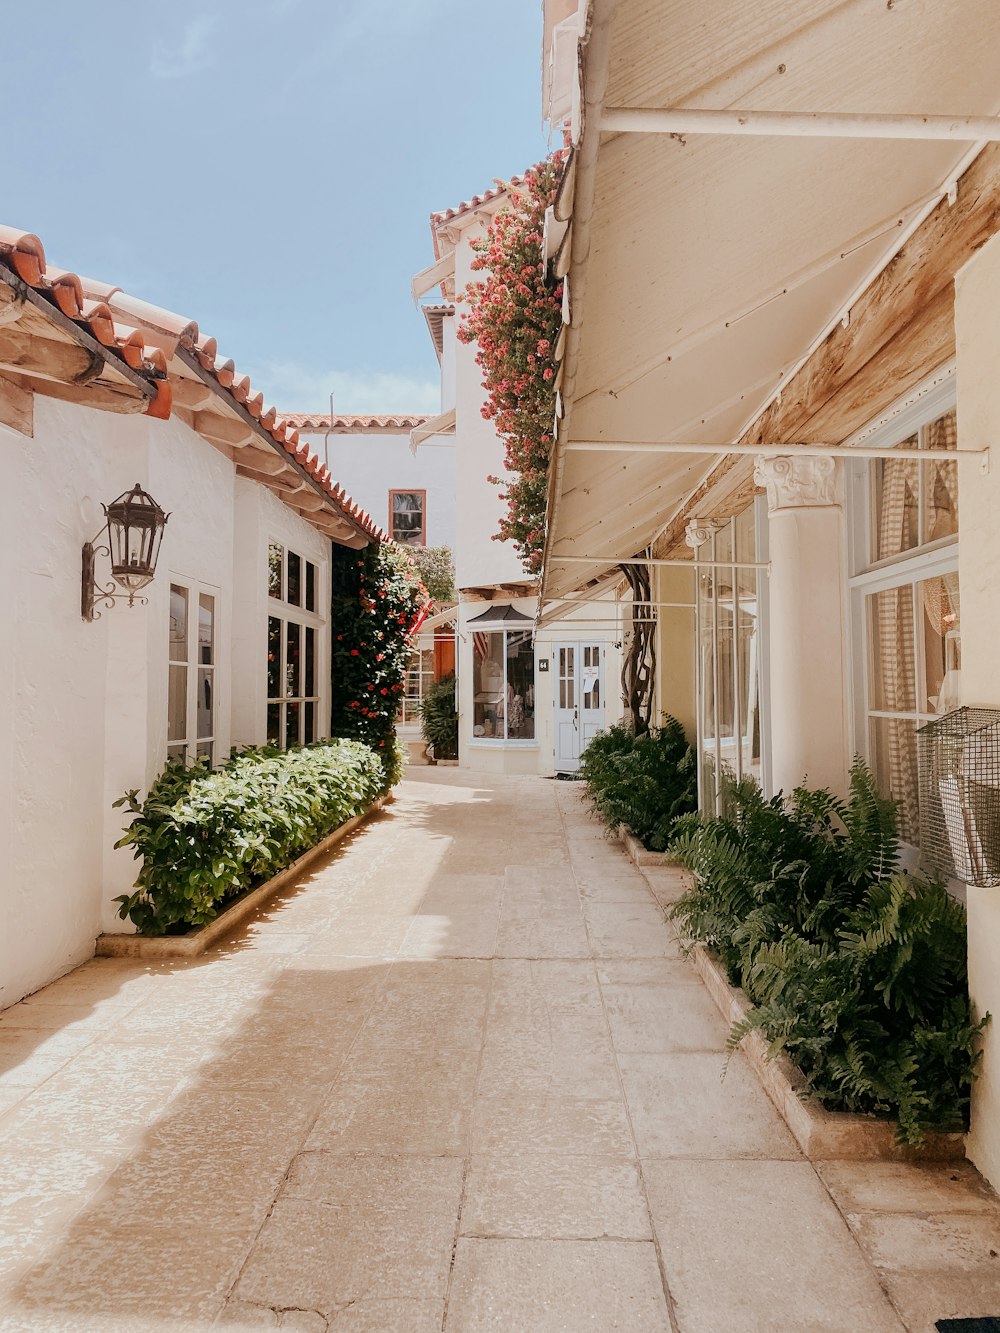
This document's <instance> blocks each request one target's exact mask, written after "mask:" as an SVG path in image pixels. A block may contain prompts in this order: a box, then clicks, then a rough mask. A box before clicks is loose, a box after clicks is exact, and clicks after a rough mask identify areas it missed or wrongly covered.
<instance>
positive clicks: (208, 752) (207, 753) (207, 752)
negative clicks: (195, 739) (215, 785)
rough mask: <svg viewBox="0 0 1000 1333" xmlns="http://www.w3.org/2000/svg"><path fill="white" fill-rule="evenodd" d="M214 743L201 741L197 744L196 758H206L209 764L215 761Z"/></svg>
mask: <svg viewBox="0 0 1000 1333" xmlns="http://www.w3.org/2000/svg"><path fill="white" fill-rule="evenodd" d="M214 755H215V744H214V742H212V741H201V742H200V743H199V745H198V758H199V759H207V760H208V763H209V766H210V767H211V765H212V764H213V763H214V762H215V758H214Z"/></svg>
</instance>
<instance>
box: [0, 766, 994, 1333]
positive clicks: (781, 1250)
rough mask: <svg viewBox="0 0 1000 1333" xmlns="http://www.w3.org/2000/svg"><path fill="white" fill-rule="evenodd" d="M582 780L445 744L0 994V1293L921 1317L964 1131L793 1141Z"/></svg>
mask: <svg viewBox="0 0 1000 1333" xmlns="http://www.w3.org/2000/svg"><path fill="white" fill-rule="evenodd" d="M580 791H581V788H580V787H579V786H578V785H577V784H574V783H559V782H551V781H545V780H542V779H539V778H485V777H483V776H481V775H471V774H469V773H466V772H464V771H461V770H458V769H446V770H442V769H436V770H434V769H431V770H423V771H420V770H418V771H416V772H414V771H413V770H411V773H410V775H409V777H408V778H407V780H406V781H405V782H404V783H403V785H402V786H401V787H400V788H399V791H398V794H397V798H396V801H395V803H394V804H392V805H391V806H390V807H389V808H388V809H387V810H386V811H385V812H384V813H382V814H380V815H378V816H376V817H375V818H374V819H373V820H371V821H370V822H369V823H368V824H367V825H365V826H364V827H362V829H360V830H359V831H358V832H357V833H356V834H355V835H354V836H353V837H351V838H350V839H349V840H348V841H346V842H345V843H344V844H343V845H342V846H341V847H340V848H338V849H337V850H336V851H335V852H334V853H332V854H331V855H330V856H329V857H328V858H327V859H326V860H325V861H323V862H320V863H319V864H318V866H317V867H316V868H315V869H314V870H313V871H312V872H311V873H309V874H307V875H306V876H305V878H304V879H303V880H302V881H301V882H300V883H299V884H298V885H297V886H296V887H295V888H294V889H292V890H290V891H287V892H285V893H283V894H281V895H279V896H278V897H277V898H276V899H275V900H273V901H272V903H271V904H270V906H269V907H268V908H267V909H266V910H264V911H262V912H261V913H260V914H259V916H258V917H257V919H256V920H255V921H254V922H253V923H252V924H251V925H250V926H249V927H243V928H242V929H241V930H240V931H238V932H237V933H236V935H235V936H234V937H233V938H231V939H230V940H229V941H228V943H227V944H225V945H223V946H222V947H220V948H218V949H216V950H215V951H213V952H211V953H210V954H208V955H207V956H206V957H205V958H203V959H201V960H198V961H195V962H187V963H172V964H159V965H156V966H148V965H143V964H140V963H130V962H119V961H112V960H95V961H93V962H91V963H88V964H86V965H85V966H83V967H81V968H79V969H78V970H76V971H75V972H73V973H71V974H70V975H68V976H66V977H64V978H62V979H61V980H59V981H56V982H55V983H54V984H52V985H50V986H48V987H46V988H45V989H43V990H42V991H39V992H38V993H36V994H35V995H32V996H30V997H29V998H28V999H27V1000H25V1001H23V1002H22V1003H20V1004H18V1005H16V1006H14V1007H13V1008H11V1009H9V1010H8V1011H6V1012H5V1013H4V1014H3V1015H2V1017H0V1056H2V1066H0V1067H2V1069H3V1071H4V1072H3V1074H2V1078H0V1112H2V1116H0V1209H2V1214H3V1217H4V1225H3V1229H2V1235H0V1290H2V1293H3V1294H2V1297H0V1329H3V1330H5V1333H49V1331H52V1333H56V1331H57V1330H58V1331H59V1333H108V1331H110V1330H116V1331H117V1330H121V1331H122V1333H125V1331H127V1333H152V1331H153V1330H163V1331H164V1333H166V1331H167V1330H170V1333H175V1331H176V1330H184V1329H206V1328H212V1327H223V1328H227V1329H248V1330H249V1329H261V1328H282V1329H286V1330H287V1329H294V1330H299V1331H300V1333H313V1331H314V1330H315V1331H316V1333H319V1330H324V1329H327V1328H333V1329H336V1330H337V1333H345V1331H346V1330H350V1333H362V1330H372V1331H374V1330H378V1333H394V1331H398V1333H425V1331H426V1333H431V1330H435V1331H439V1330H441V1329H442V1328H443V1329H444V1330H447V1331H448V1333H478V1331H479V1330H488V1329H489V1330H531V1331H538V1333H542V1331H545V1333H547V1331H548V1330H567V1331H571V1333H577V1331H578V1330H582V1329H594V1330H598V1331H600V1330H605V1329H623V1330H628V1331H629V1333H642V1331H644V1330H654V1329H656V1330H674V1331H675V1333H721V1330H729V1331H731V1333H756V1331H757V1330H775V1331H784V1330H789V1331H790V1330H796V1333H798V1331H800V1330H833V1331H836V1333H849V1331H851V1330H858V1331H863V1333H883V1331H884V1333H899V1331H900V1330H903V1329H907V1330H911V1331H919V1333H931V1330H933V1327H934V1321H935V1320H937V1319H940V1318H945V1317H948V1316H956V1315H960V1316H965V1317H970V1316H974V1315H987V1314H997V1313H1000V1257H997V1255H998V1252H1000V1207H998V1205H997V1202H996V1200H995V1197H994V1196H993V1195H992V1194H991V1193H990V1192H989V1191H988V1190H987V1189H986V1188H985V1187H984V1186H983V1185H982V1183H981V1181H980V1179H979V1177H978V1176H977V1175H976V1173H975V1172H974V1171H973V1170H972V1169H971V1167H969V1166H967V1165H965V1164H962V1165H961V1166H955V1165H945V1166H937V1167H936V1166H927V1167H916V1166H909V1165H899V1164H879V1163H854V1164H851V1163H836V1162H829V1163H811V1162H809V1161H807V1160H805V1159H804V1158H803V1157H802V1156H801V1154H800V1152H799V1150H798V1148H797V1146H796V1144H795V1142H794V1140H793V1139H792V1137H791V1135H790V1134H789V1132H788V1131H787V1129H786V1127H785V1125H784V1122H783V1121H782V1120H781V1118H780V1117H779V1116H778V1114H777V1112H776V1111H775V1110H774V1108H773V1107H772V1105H771V1103H770V1101H769V1100H768V1098H767V1097H766V1095H765V1093H764V1092H763V1091H762V1089H761V1086H760V1084H759V1083H758V1081H757V1080H756V1078H755V1076H754V1074H753V1073H752V1071H751V1070H750V1069H749V1067H748V1066H746V1065H745V1064H744V1062H743V1059H742V1057H741V1056H740V1055H738V1054H737V1055H735V1056H734V1057H733V1058H732V1060H731V1061H730V1063H729V1067H728V1072H727V1074H726V1077H725V1080H724V1081H723V1080H722V1078H721V1075H722V1071H723V1065H724V1062H725V1043H726V1027H725V1025H724V1023H723V1022H722V1021H721V1019H720V1018H719V1017H718V1015H717V1013H716V1011H715V1010H714V1008H713V1006H712V1003H711V1001H710V999H709V997H708V994H707V992H706V991H705V990H704V988H703V986H702V984H701V983H700V981H699V980H698V979H697V977H696V975H695V973H694V971H693V969H692V968H691V966H690V964H689V963H688V962H687V961H686V960H685V959H684V958H683V957H682V953H681V950H680V947H679V945H678V943H677V939H676V937H675V935H674V932H673V930H672V928H671V927H670V925H669V924H668V923H667V922H666V920H665V918H664V915H663V910H662V905H663V904H664V903H668V902H669V901H670V900H671V899H672V898H673V897H674V896H676V894H677V892H678V891H679V884H680V880H679V876H678V873H677V872H675V871H672V870H671V869H669V868H666V867H665V868H663V869H652V870H645V871H644V872H642V873H640V871H639V870H638V869H636V868H635V867H634V866H632V864H631V863H630V862H628V861H627V860H626V859H625V857H624V855H623V854H622V852H621V850H620V849H619V848H618V847H617V846H616V845H615V844H613V843H609V842H608V841H606V840H605V838H604V836H603V833H602V830H601V827H600V826H599V825H598V824H597V823H596V822H594V820H593V819H592V818H591V817H590V816H589V815H588V814H587V813H586V811H585V808H584V805H583V803H582V801H581V799H580Z"/></svg>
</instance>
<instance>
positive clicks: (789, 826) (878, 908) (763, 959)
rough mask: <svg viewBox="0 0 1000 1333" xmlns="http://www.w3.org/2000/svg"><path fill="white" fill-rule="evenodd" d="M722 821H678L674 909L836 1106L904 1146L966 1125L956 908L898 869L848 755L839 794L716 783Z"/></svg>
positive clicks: (965, 1016)
mask: <svg viewBox="0 0 1000 1333" xmlns="http://www.w3.org/2000/svg"><path fill="white" fill-rule="evenodd" d="M725 803H726V807H727V810H728V813H727V815H726V816H725V817H724V818H718V819H707V820H701V819H697V818H691V819H688V820H685V821H683V822H682V824H681V825H680V826H679V828H678V832H677V836H676V837H675V839H674V841H673V843H672V844H671V851H672V852H673V854H674V855H675V856H676V857H677V858H678V860H680V861H681V862H682V863H683V864H684V865H686V866H687V867H688V868H689V869H690V870H691V871H692V872H693V873H694V885H693V887H692V888H691V889H690V890H688V892H686V893H685V894H684V895H683V897H682V898H681V899H680V901H679V902H677V903H676V904H675V905H674V908H673V909H672V912H673V916H674V917H675V919H676V920H677V921H679V922H680V924H681V926H682V928H683V929H684V931H685V933H686V934H687V935H688V936H689V937H690V938H691V939H693V940H699V941H701V942H702V943H704V944H707V945H709V946H711V947H712V948H714V949H715V950H716V951H717V952H718V954H719V955H720V957H721V959H722V962H723V964H724V965H725V967H726V970H727V972H728V973H729V978H730V980H731V981H732V982H734V983H735V984H736V985H740V986H742V987H743V989H744V990H745V991H746V994H747V996H748V998H749V999H750V1000H751V1001H752V1003H753V1005H754V1008H753V1009H751V1010H750V1012H749V1014H748V1016H747V1018H746V1019H745V1020H744V1021H743V1022H742V1023H740V1024H737V1025H736V1026H735V1027H734V1028H733V1030H732V1032H731V1034H730V1048H731V1049H735V1048H736V1047H737V1046H738V1045H739V1043H740V1042H741V1041H742V1040H743V1039H744V1037H746V1036H747V1034H748V1033H750V1032H752V1031H757V1032H760V1033H761V1035H762V1036H763V1037H764V1038H765V1039H766V1040H767V1041H768V1043H769V1044H770V1047H771V1051H772V1053H775V1052H777V1051H779V1050H785V1051H786V1052H787V1053H788V1055H789V1056H790V1057H791V1059H792V1060H793V1061H794V1063H795V1064H796V1065H797V1066H798V1068H799V1069H800V1070H801V1072H802V1074H803V1076H804V1079H805V1083H806V1087H807V1088H808V1089H809V1090H810V1092H811V1093H812V1094H813V1095H815V1096H816V1097H817V1098H819V1099H820V1100H821V1101H822V1102H823V1104H824V1105H826V1106H827V1107H829V1108H830V1109H834V1110H845V1111H856V1112H861V1113H864V1114H870V1115H879V1116H890V1115H891V1116H894V1117H896V1118H897V1119H898V1121H899V1138H900V1141H901V1142H905V1143H912V1144H916V1143H919V1142H920V1141H921V1139H922V1137H923V1135H924V1132H925V1131H926V1129H927V1128H929V1127H934V1128H939V1129H960V1128H962V1127H963V1125H964V1124H965V1123H966V1118H967V1114H968V1105H969V1091H970V1088H971V1084H972V1080H973V1078H974V1077H975V1072H976V1065H977V1062H978V1058H979V1057H978V1053H977V1050H976V1046H977V1038H978V1036H979V1034H980V1033H981V1031H982V1029H983V1027H984V1026H985V1023H986V1022H987V1021H988V1016H987V1018H986V1019H984V1020H983V1021H982V1022H981V1023H975V1022H974V1020H973V1017H972V1014H971V1010H970V1006H969V998H968V982H967V976H966V961H965V960H966V938H965V912H964V909H963V908H962V907H961V905H960V904H959V903H957V902H956V901H955V900H954V899H953V898H951V897H950V896H949V894H948V893H947V891H946V890H945V888H944V887H943V885H941V884H937V883H934V882H932V881H929V880H927V879H925V878H923V877H922V876H919V875H912V874H907V873H905V872H902V871H900V870H899V869H898V868H897V867H898V860H899V844H898V838H897V834H896V818H895V808H894V806H893V804H892V802H890V801H887V800H885V799H884V798H883V797H882V796H880V795H879V793H878V791H877V790H876V787H875V782H874V779H873V777H872V775H871V773H870V772H869V771H868V769H867V768H865V766H864V765H863V764H861V763H860V762H857V763H855V765H854V768H853V769H852V771H851V793H850V799H849V800H848V801H847V802H843V801H840V800H838V799H836V798H835V797H833V796H832V795H831V794H830V793H829V792H826V791H809V790H807V789H805V788H797V789H796V790H795V791H794V792H793V793H792V795H791V796H790V797H789V798H788V800H787V801H786V800H784V799H783V798H782V797H781V796H780V795H779V796H776V797H774V798H772V799H771V800H766V799H765V798H764V797H763V795H762V794H761V791H760V789H759V787H758V786H757V785H756V783H754V782H753V781H752V780H750V779H744V780H743V781H741V782H739V783H731V784H729V786H728V788H727V790H726V793H725Z"/></svg>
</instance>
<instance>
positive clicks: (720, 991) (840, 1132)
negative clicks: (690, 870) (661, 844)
mask: <svg viewBox="0 0 1000 1333" xmlns="http://www.w3.org/2000/svg"><path fill="white" fill-rule="evenodd" d="M619 834H620V836H621V840H622V844H623V848H624V850H625V852H626V855H629V856H631V857H632V859H633V860H635V861H636V864H637V865H650V864H661V863H663V861H664V856H663V854H662V853H660V852H647V851H646V849H645V848H644V847H643V846H642V844H641V843H639V842H638V841H637V840H636V839H635V838H633V837H632V836H631V834H628V833H626V832H625V831H624V829H620V830H619ZM630 842H631V843H633V844H634V845H635V847H636V848H637V849H638V851H639V852H640V853H641V854H642V855H643V856H646V857H649V858H650V860H648V861H639V860H636V857H635V854H634V853H633V852H632V850H631V849H630V848H629V845H628V844H629V843H630ZM685 873H686V872H685ZM681 944H682V947H683V948H684V949H685V952H686V954H687V957H688V960H689V961H690V962H691V964H692V965H693V967H694V969H695V971H696V972H697V973H698V975H699V977H700V978H701V980H702V981H703V982H704V983H705V988H706V989H707V991H708V993H709V995H710V996H711V997H712V1000H713V1002H714V1003H715V1006H716V1008H717V1009H718V1011H719V1013H720V1014H721V1015H722V1017H723V1019H724V1020H725V1021H726V1023H727V1024H729V1025H732V1024H733V1023H739V1022H742V1020H743V1019H744V1018H745V1017H746V1015H747V1013H748V1012H749V1010H750V1007H751V1006H750V1001H749V1000H748V999H747V997H746V995H745V994H744V993H743V991H742V990H738V989H737V988H736V987H735V986H732V985H730V983H729V978H728V977H727V976H726V972H725V969H724V968H723V966H722V963H721V962H720V960H719V959H718V957H717V956H716V955H715V954H714V953H713V952H712V951H711V950H710V949H707V948H706V947H705V946H704V945H703V944H690V943H687V942H685V941H684V940H682V941H681ZM740 1050H741V1051H742V1052H743V1054H744V1055H745V1056H746V1058H747V1060H749V1062H750V1065H751V1067H752V1069H753V1070H754V1072H755V1073H756V1075H757V1077H758V1078H759V1079H760V1081H761V1083H762V1085H763V1087H764V1091H765V1092H766V1093H767V1095H768V1096H769V1097H770V1099H771V1101H772V1102H773V1103H774V1105H775V1107H776V1108H777V1110H778V1112H779V1114H780V1115H781V1117H782V1119H783V1120H784V1121H785V1123H786V1125H787V1126H788V1128H789V1129H790V1130H791V1132H792V1134H793V1135H794V1137H795V1139H796V1141H797V1143H798V1145H799V1147H800V1148H801V1149H802V1151H803V1153H804V1154H805V1155H806V1157H808V1158H810V1159H812V1160H814V1161H823V1160H826V1159H839V1160H841V1161H854V1162H878V1161H882V1162H893V1161H895V1162H899V1161H934V1162H953V1161H959V1160H961V1159H962V1158H964V1157H965V1135H964V1134H958V1133H953V1134H948V1133H936V1132H929V1133H928V1134H927V1135H926V1137H925V1138H924V1142H923V1144H922V1145H921V1146H920V1147H919V1148H913V1147H900V1146H899V1145H898V1144H897V1143H896V1123H895V1121H893V1120H877V1119H876V1118H875V1117H874V1116H866V1115H856V1114H854V1113H853V1112H850V1111H828V1110H827V1109H826V1108H825V1107H824V1106H822V1105H821V1104H820V1103H819V1102H818V1101H816V1100H814V1099H811V1098H808V1097H806V1096H804V1095H803V1093H802V1088H803V1086H804V1084H803V1080H802V1076H801V1074H800V1073H799V1072H798V1070H797V1069H796V1068H795V1066H794V1065H793V1064H792V1062H791V1060H789V1059H788V1057H787V1056H786V1055H782V1054H779V1055H776V1056H773V1057H771V1056H770V1055H769V1054H768V1045H767V1042H766V1041H765V1040H764V1038H763V1037H762V1036H761V1034H760V1033H759V1032H751V1033H749V1034H748V1036H747V1037H746V1038H745V1039H744V1040H743V1042H742V1043H741V1044H740Z"/></svg>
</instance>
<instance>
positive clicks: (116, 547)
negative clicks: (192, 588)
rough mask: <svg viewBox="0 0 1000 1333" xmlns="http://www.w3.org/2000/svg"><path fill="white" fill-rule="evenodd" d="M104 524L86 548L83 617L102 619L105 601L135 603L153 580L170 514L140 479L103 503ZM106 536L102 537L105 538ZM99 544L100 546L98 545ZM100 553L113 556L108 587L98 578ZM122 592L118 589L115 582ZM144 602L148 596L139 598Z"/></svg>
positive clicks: (81, 606) (81, 605)
mask: <svg viewBox="0 0 1000 1333" xmlns="http://www.w3.org/2000/svg"><path fill="white" fill-rule="evenodd" d="M103 508H104V513H105V518H106V521H105V524H104V527H103V528H101V530H100V532H99V533H98V534H97V536H96V537H95V538H94V540H93V541H92V542H85V543H84V547H83V595H82V598H81V602H80V610H81V613H82V615H83V618H84V620H99V619H100V615H101V613H100V611H98V610H96V609H95V608H96V604H97V603H98V602H103V603H104V604H105V605H106V606H108V607H112V606H114V604H115V602H117V601H122V600H124V598H126V597H127V598H128V604H129V606H133V605H134V604H135V598H136V593H138V592H139V591H140V590H141V589H142V588H145V586H146V584H147V583H149V582H151V580H152V578H153V575H154V574H155V573H156V560H157V557H158V556H159V554H160V543H161V542H162V540H163V529H164V528H165V527H166V526H167V519H168V518H169V517H170V515H169V514H165V513H164V512H163V510H162V509H161V508H160V506H159V505H158V504H157V503H156V501H155V500H154V499H153V497H152V496H151V495H147V494H146V492H145V491H144V490H143V489H142V487H141V486H140V485H139V483H138V482H136V484H135V485H134V486H133V487H132V489H131V490H130V491H126V492H125V493H124V494H123V495H119V497H118V499H117V500H112V502H111V504H109V505H104V506H103ZM102 539H103V540H102ZM98 543H100V545H98ZM98 554H103V555H106V556H109V557H110V559H111V576H112V578H113V579H114V583H111V584H108V586H107V587H104V586H102V585H101V584H99V583H98V582H97V581H96V579H95V576H94V575H95V567H96V563H97V556H98ZM116 584H117V586H118V587H119V588H121V589H122V590H123V591H121V592H116V591H115V585H116ZM139 600H140V602H145V600H146V599H145V597H140V598H139Z"/></svg>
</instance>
